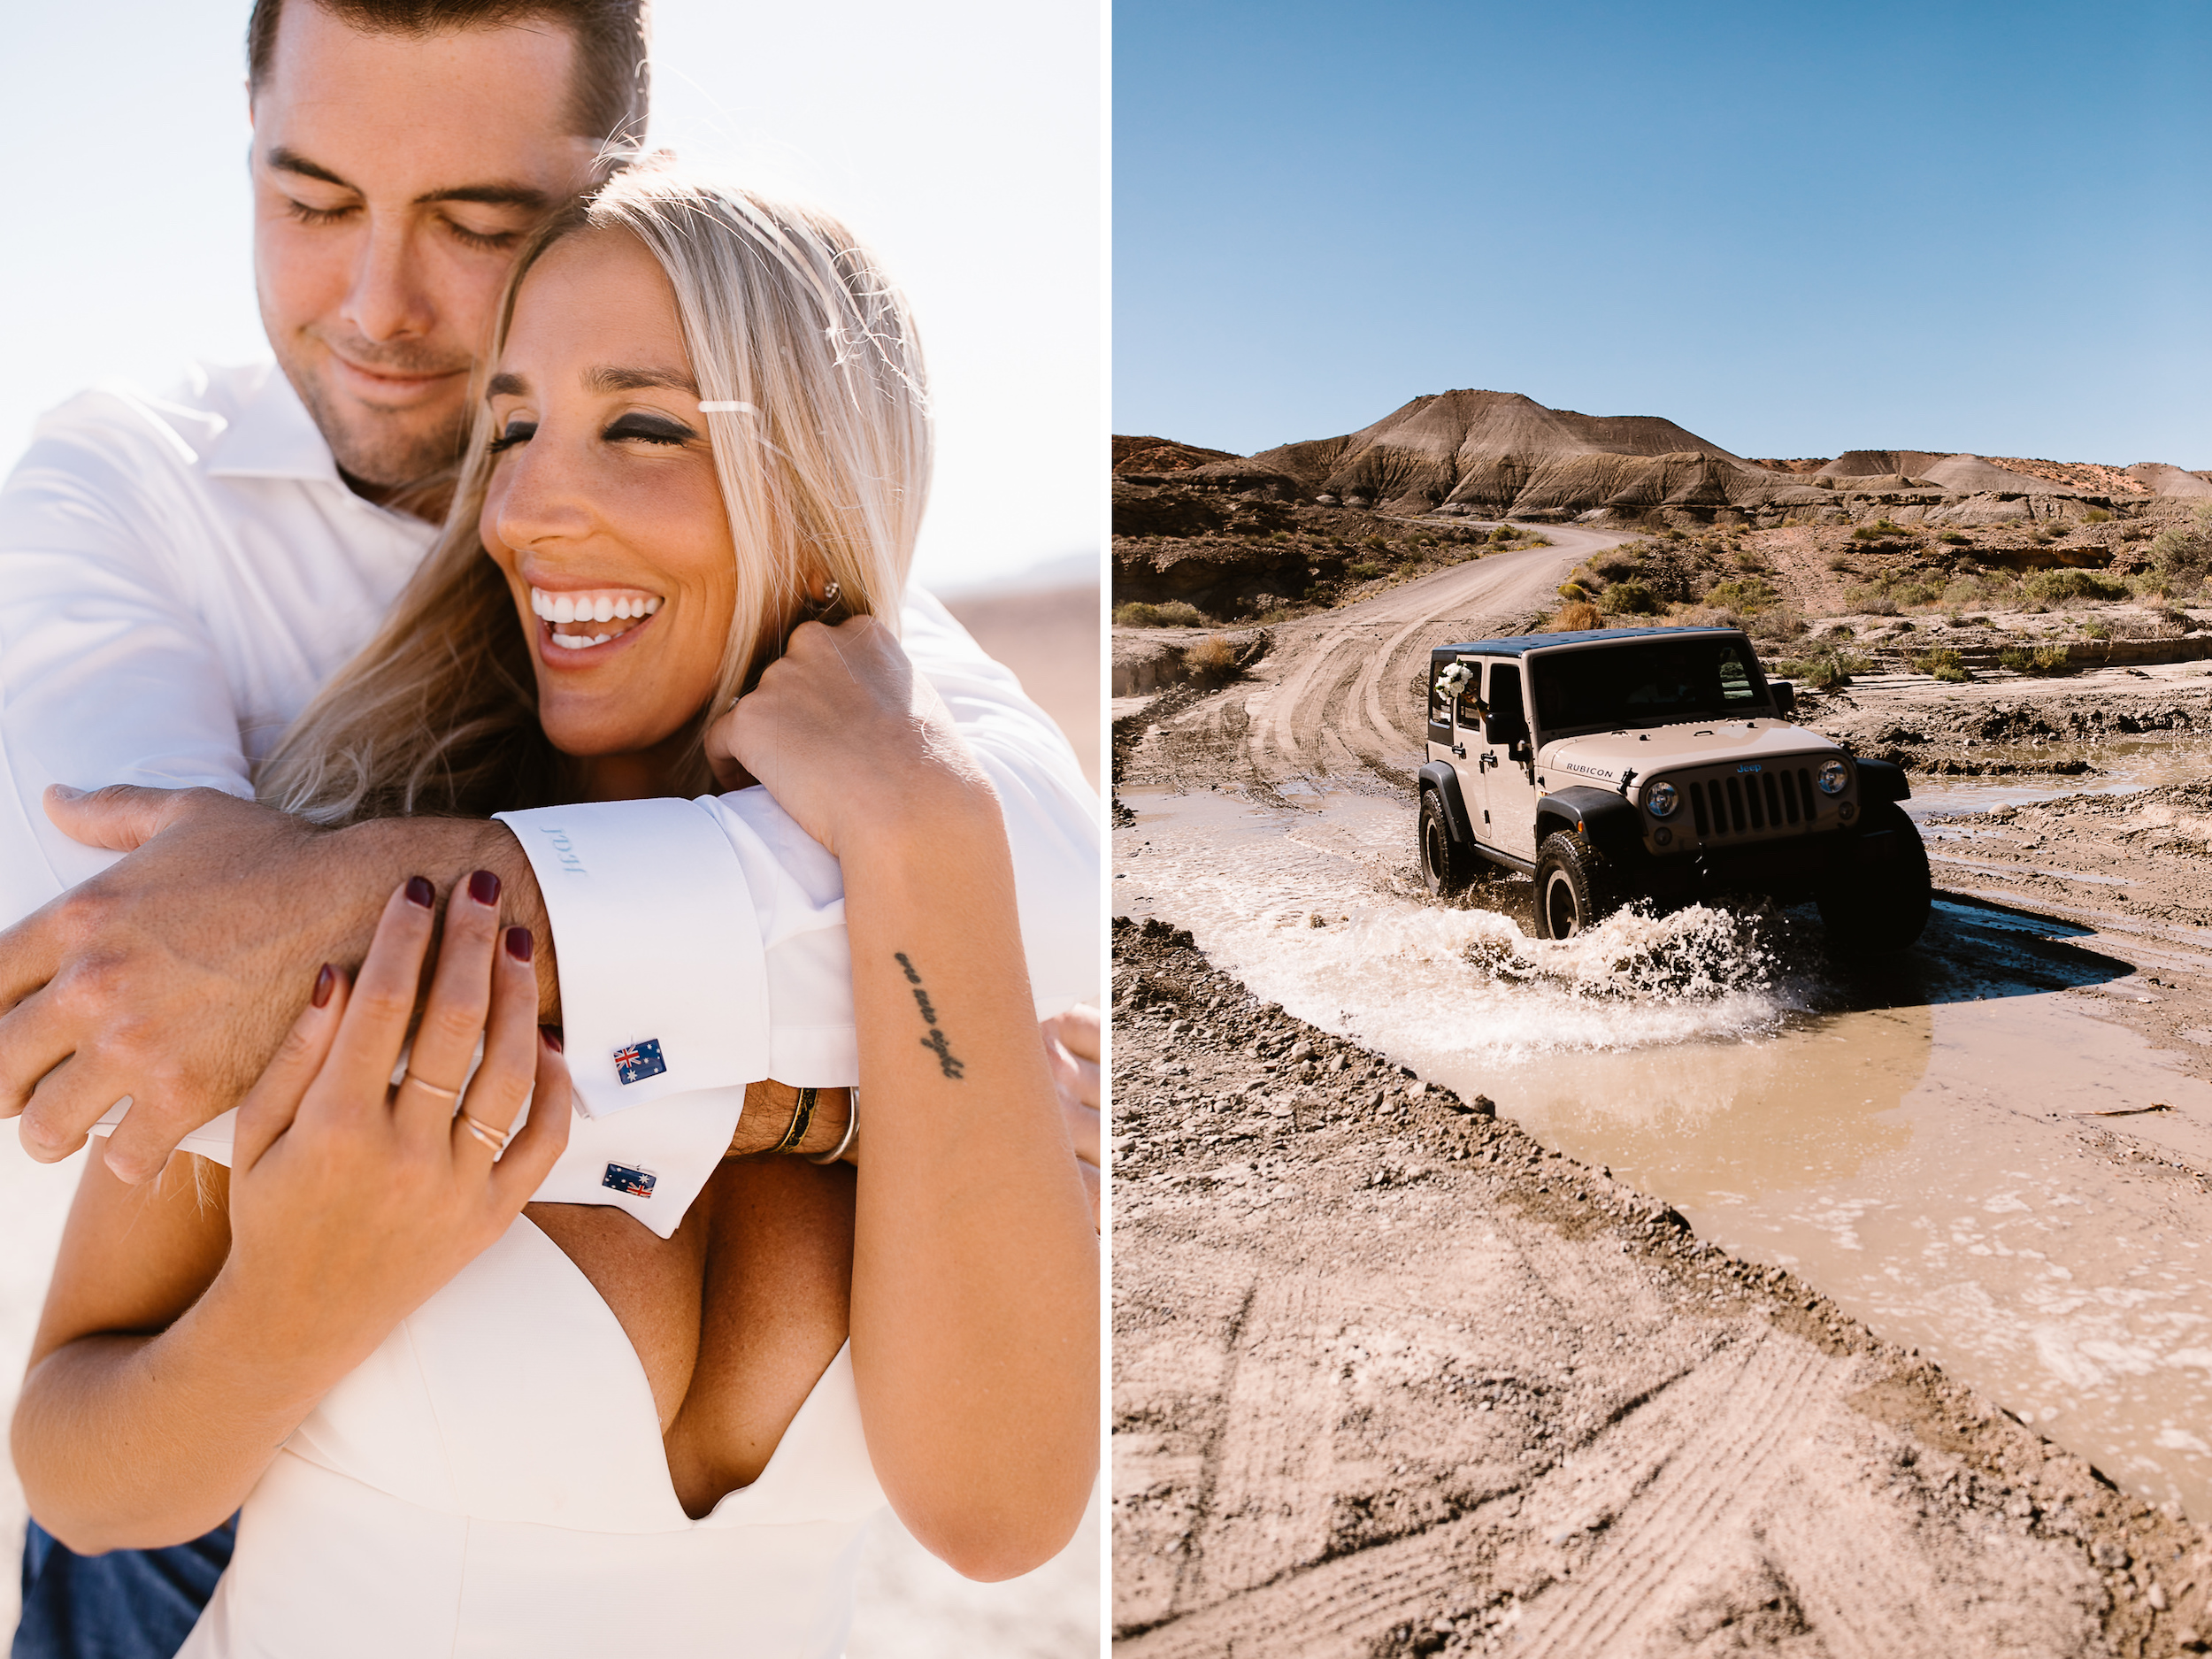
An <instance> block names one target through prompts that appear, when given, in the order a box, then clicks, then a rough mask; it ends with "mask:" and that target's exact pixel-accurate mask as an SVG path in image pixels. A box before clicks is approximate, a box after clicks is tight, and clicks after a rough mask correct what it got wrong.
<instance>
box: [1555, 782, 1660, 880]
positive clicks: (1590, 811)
mask: <svg viewBox="0 0 2212 1659" xmlns="http://www.w3.org/2000/svg"><path fill="white" fill-rule="evenodd" d="M1547 819H1555V820H1557V821H1558V822H1560V823H1561V824H1563V826H1565V827H1567V828H1568V829H1571V830H1573V831H1575V832H1576V833H1578V834H1580V835H1581V836H1583V837H1584V838H1585V839H1586V840H1587V841H1589V843H1590V844H1591V845H1592V846H1593V847H1594V848H1596V849H1598V851H1599V852H1601V853H1602V854H1604V855H1605V856H1606V857H1608V858H1610V859H1612V860H1614V861H1615V862H1616V863H1620V862H1625V861H1627V860H1630V859H1633V858H1637V857H1640V856H1641V855H1642V853H1643V850H1644V826H1642V825H1641V824H1640V823H1639V822H1638V821H1637V812H1636V805H1635V803H1633V802H1632V801H1631V800H1629V799H1628V797H1627V796H1625V795H1618V794H1616V793H1615V792H1614V791H1612V790H1610V789H1594V788H1592V787H1590V786H1589V785H1587V784H1571V785H1570V786H1569V787H1566V788H1564V789H1555V790H1553V791H1552V792H1551V793H1550V794H1549V795H1545V796H1544V797H1543V798H1542V799H1541V800H1540V801H1538V802H1537V803H1536V824H1537V833H1536V844H1537V845H1538V846H1539V847H1541V846H1542V845H1543V844H1544V836H1545V834H1546V833H1548V831H1547V830H1546V828H1545V820H1547Z"/></svg>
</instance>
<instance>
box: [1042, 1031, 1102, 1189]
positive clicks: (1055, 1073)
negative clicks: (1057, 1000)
mask: <svg viewBox="0 0 2212 1659" xmlns="http://www.w3.org/2000/svg"><path fill="white" fill-rule="evenodd" d="M1044 1033H1045V1062H1046V1064H1048V1065H1049V1066H1050V1067H1051V1068H1052V1086H1053V1087H1054V1088H1055V1089H1056V1091H1057V1092H1058V1094H1059V1096H1060V1116H1061V1118H1062V1119H1063V1121H1064V1122H1065V1123H1066V1125H1067V1126H1068V1139H1069V1140H1070V1141H1073V1142H1074V1143H1075V1157H1076V1165H1077V1168H1078V1169H1079V1171H1080V1172H1081V1174H1082V1177H1083V1188H1084V1190H1085V1192H1087V1194H1089V1195H1090V1200H1091V1220H1092V1221H1093V1222H1094V1223H1095V1222H1096V1221H1097V1220H1098V1218H1099V1213H1098V1212H1099V1187H1100V1170H1099V1164H1098V1112H1099V1100H1100V1090H1099V1078H1098V1057H1099V1053H1100V1050H1101V1047H1102V1044H1101V1042H1100V1020H1099V1017H1098V1010H1096V1009H1094V1008H1093V1007H1092V1006H1091V1005H1090V1004H1089V1003H1087V1002H1078V1003H1077V1004H1076V1005H1075V1006H1074V1007H1073V1008H1071V1009H1070V1010H1068V1011H1067V1012H1066V1013H1064V1014H1056V1015H1054V1016H1053V1017H1052V1018H1050V1019H1048V1020H1047V1021H1045V1023H1044Z"/></svg>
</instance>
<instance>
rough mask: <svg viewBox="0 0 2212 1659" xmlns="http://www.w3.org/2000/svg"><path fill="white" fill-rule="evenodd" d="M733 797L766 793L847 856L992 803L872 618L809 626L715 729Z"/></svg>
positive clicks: (983, 781) (938, 705)
mask: <svg viewBox="0 0 2212 1659" xmlns="http://www.w3.org/2000/svg"><path fill="white" fill-rule="evenodd" d="M706 748H707V759H708V761H709V762H710V764H712V766H713V767H714V773H715V777H716V779H717V780H718V781H720V782H721V784H722V785H723V787H726V788H736V787H740V786H741V784H742V783H743V782H744V781H745V780H747V779H748V778H749V779H750V780H754V781H757V782H758V783H761V784H764V785H765V786H766V787H767V790H768V793H769V794H770V795H773V796H774V797H775V798H776V803H777V804H778V805H779V806H780V807H782V808H783V810H785V811H787V812H788V813H790V814H791V816H792V817H793V818H795V819H796V820H797V821H798V824H799V826H800V827H801V828H802V829H803V830H805V831H806V833H808V834H810V835H811V836H812V837H814V839H815V840H816V841H819V842H821V843H822V845H823V846H825V847H826V848H827V849H829V850H830V851H831V852H833V853H839V854H840V855H841V848H849V846H850V845H851V844H852V841H853V839H854V836H855V834H856V833H858V832H862V831H867V832H874V831H877V830H882V829H890V830H900V829H903V828H908V827H912V828H915V829H918V830H921V831H923V832H924V833H926V827H927V825H928V823H929V821H930V819H931V818H933V816H935V815H939V814H941V813H942V812H944V811H945V810H948V809H949V808H951V807H953V806H955V805H956V804H969V803H979V802H987V803H990V804H991V806H992V810H993V814H994V816H995V815H996V810H997V807H996V801H995V797H994V796H993V795H992V793H991V785H990V780H988V779H987V778H986V777H985V776H984V773H983V771H982V769H981V768H980V767H979V766H978V765H977V764H976V763H975V757H973V756H972V755H971V754H970V753H969V752H968V748H967V745H966V744H965V743H964V742H962V741H961V740H960V734H959V732H958V730H957V729H956V727H955V726H954V724H953V719H952V716H951V714H950V713H949V711H948V710H946V708H945V705H944V703H943V701H942V700H941V699H940V698H939V696H938V695H937V693H936V692H935V690H934V689H933V688H932V687H931V686H930V684H929V682H928V681H927V680H924V679H923V678H922V677H921V676H920V675H918V674H917V673H916V672H914V665H913V664H911V663H910V662H909V661H907V657H906V653H905V652H904V651H903V650H902V649H900V647H899V642H898V641H897V640H896V639H895V638H894V637H893V636H892V634H891V631H890V629H888V628H887V627H885V626H883V624H881V623H880V622H879V621H877V620H876V619H875V618H872V617H854V618H850V619H849V620H847V621H844V622H841V623H839V624H838V625H837V626H835V627H828V626H824V625H823V624H821V623H819V622H803V623H801V624H800V625H799V626H797V627H795V628H794V629H793V630H792V631H791V640H790V642H789V644H788V645H787V646H786V648H785V649H784V654H783V655H782V656H781V657H779V658H777V659H776V660H775V661H774V662H772V663H771V664H769V665H768V667H767V670H766V672H764V673H763V674H762V675H761V677H760V684H759V685H758V687H756V688H755V689H754V690H753V691H751V692H749V693H748V694H747V695H745V696H743V697H741V698H740V699H739V700H738V703H737V706H736V707H735V708H733V709H732V710H730V711H729V712H728V713H727V714H725V715H723V716H722V717H721V718H718V719H717V720H716V721H714V722H713V724H711V725H710V726H708V727H707V735H706ZM841 856H842V855H841Z"/></svg>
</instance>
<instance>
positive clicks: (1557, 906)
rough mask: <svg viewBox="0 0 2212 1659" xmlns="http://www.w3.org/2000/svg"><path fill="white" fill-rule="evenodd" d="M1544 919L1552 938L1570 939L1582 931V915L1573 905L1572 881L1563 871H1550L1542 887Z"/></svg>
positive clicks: (1573, 889)
mask: <svg viewBox="0 0 2212 1659" xmlns="http://www.w3.org/2000/svg"><path fill="white" fill-rule="evenodd" d="M1544 920H1545V922H1546V923H1547V924H1548V931H1549V933H1551V936H1552V937H1553V938H1554V939H1572V938H1573V937H1574V936H1575V935H1576V934H1577V933H1580V932H1581V931H1582V917H1581V915H1580V913H1579V911H1578V909H1577V907H1576V905H1575V888H1574V883H1573V882H1571V881H1570V880H1568V879H1567V877H1566V873H1565V872H1563V871H1558V870H1555V871H1553V872H1552V878H1551V881H1550V884H1549V885H1548V886H1547V887H1545V889H1544Z"/></svg>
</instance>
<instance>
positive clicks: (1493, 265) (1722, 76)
mask: <svg viewBox="0 0 2212 1659" xmlns="http://www.w3.org/2000/svg"><path fill="white" fill-rule="evenodd" d="M1114 330H1115V334H1114V430H1115V431H1117V432H1125V433H1148V434H1161V435H1164V436H1167V437H1171V438H1179V439H1181V440H1184V441H1186V442H1194V443H1201V444H1206V445H1210V446H1212V447H1215V448H1218V449H1233V450H1235V451H1238V452H1240V453H1249V452H1251V451H1253V450H1256V449H1263V448H1265V447H1268V446H1270V445H1271V444H1275V443H1279V442H1285V441H1287V440H1291V439H1297V438H1314V437H1325V436H1330V435H1333V434H1338V433H1344V432H1349V431H1353V430H1355V429H1356V428H1358V427H1360V426H1364V425H1366V424H1367V423H1368V422H1370V421H1371V420H1374V419H1378V418H1379V417H1380V416H1382V415H1384V414H1386V413H1387V412H1388V411H1391V410H1393V409H1394V408H1396V407H1397V406H1398V405H1399V404H1400V403H1404V402H1405V401H1406V400H1407V399H1408V398H1410V397H1413V396H1417V395H1418V394H1421V393H1424V392H1434V391H1441V390H1444V389H1446V388H1452V387H1486V388H1493V389H1496V390H1504V391H1517V392H1525V393H1526V394H1528V395H1529V396H1532V397H1534V398H1535V399H1537V400H1538V401H1539V402H1540V403H1548V404H1551V405H1553V406H1555V407H1565V408H1572V409H1578V410H1581V411H1584V412H1585V413H1589V414H1654V415H1665V416H1668V417H1671V418H1672V419H1675V420H1678V421H1680V422H1681V423H1682V424H1683V425H1684V426H1687V427H1689V428H1690V429H1691V430H1692V431H1693V432H1695V433H1697V434H1700V435H1701V436H1703V437H1705V438H1707V439H1709V440H1710V441H1712V442H1716V443H1718V444H1721V445H1723V446H1724V447H1725V448H1727V449H1732V450H1734V451H1735V452H1737V453H1738V454H1740V455H1762V456H1777V455H1778V456H1808V455H1820V456H1832V455H1835V454H1837V453H1839V451H1841V450H1843V449H1875V448H1897V449H1932V450H1939V451H1949V450H1957V449H1964V450H1974V451H1978V452H1981V453H1985V454H1995V455H2016V456H2047V457H2055V458H2058V459H2063V460H2084V461H2105V462H2112V463H2116V464H2120V465H2126V464H2129V463H2131V462H2136V461H2145V460H2161V461H2170V462H2173V463H2175V464H2177V465H2183V466H2188V467H2212V402H2208V394H2212V6H2207V5H2205V4H2201V3H2200V0H2194V3H2185V0H2129V3H2128V4H2117V5H2110V4H2032V3H2030V4H1940V3H1937V4H1851V5H1843V6H1839V5H1833V4H1826V5H1810V4H1799V3H1796V0H1769V3H1768V4H1705V3H1701V0H1690V3H1689V4H1624V3H1622V0H1546V3H1545V4H1516V5H1503V4H1494V3H1493V0H1472V3H1467V4H1417V3H1414V0H1373V3H1371V4H1366V5H1361V6H1350V5H1344V4H1331V5H1320V4H1312V3H1311V0H1267V4H1256V3H1255V0H1241V3H1229V0H1176V3H1175V4H1166V3H1165V0H1116V4H1115V7H1114Z"/></svg>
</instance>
